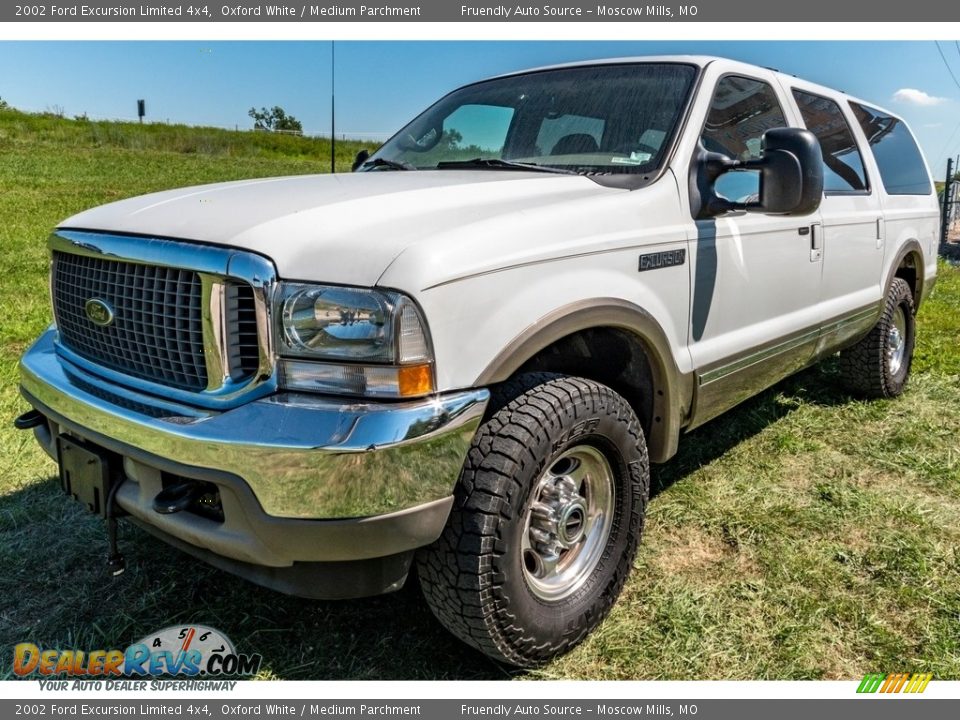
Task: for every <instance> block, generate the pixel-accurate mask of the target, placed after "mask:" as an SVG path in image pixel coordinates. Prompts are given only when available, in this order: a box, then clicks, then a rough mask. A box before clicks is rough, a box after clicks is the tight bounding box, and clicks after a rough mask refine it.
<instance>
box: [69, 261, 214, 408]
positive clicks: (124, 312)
mask: <svg viewBox="0 0 960 720" xmlns="http://www.w3.org/2000/svg"><path fill="white" fill-rule="evenodd" d="M52 280H53V282H52V290H53V308H54V314H55V316H56V320H57V327H58V329H59V331H60V342H61V343H62V344H63V345H64V346H65V347H67V348H68V349H70V350H72V351H73V352H75V353H77V354H78V355H80V356H81V357H84V358H86V359H87V360H90V361H92V362H94V363H97V364H99V365H102V366H104V367H107V368H109V369H112V370H116V371H118V372H122V373H125V374H127V375H132V376H134V377H137V378H141V379H144V380H149V381H151V382H156V383H160V384H163V385H167V386H170V387H175V388H180V389H183V390H190V391H194V392H200V391H202V390H204V389H205V388H206V387H207V367H206V361H205V359H204V342H203V310H202V299H203V289H202V283H201V280H200V276H199V274H198V273H196V272H194V271H192V270H183V269H178V268H168V267H163V266H158V265H143V264H138V263H130V262H124V261H120V260H112V259H105V258H101V257H88V256H84V255H72V254H69V253H63V252H54V254H53V278H52ZM93 298H98V299H100V300H102V301H103V302H105V303H107V304H108V305H110V306H111V307H112V309H113V313H114V320H113V322H112V323H111V324H109V325H107V326H105V327H104V326H100V325H97V324H94V323H93V322H92V321H91V320H90V318H88V316H87V313H86V310H85V306H86V303H87V301H88V300H91V299H93Z"/></svg>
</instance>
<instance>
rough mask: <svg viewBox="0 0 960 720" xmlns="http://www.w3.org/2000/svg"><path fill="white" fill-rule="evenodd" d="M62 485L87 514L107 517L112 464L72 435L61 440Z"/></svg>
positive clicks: (100, 453)
mask: <svg viewBox="0 0 960 720" xmlns="http://www.w3.org/2000/svg"><path fill="white" fill-rule="evenodd" d="M57 457H58V460H59V465H60V485H61V487H62V488H63V491H64V492H65V493H66V494H67V495H69V496H70V497H72V498H74V499H75V500H77V501H79V502H80V503H82V504H83V505H84V506H85V507H86V508H87V510H89V511H90V512H92V513H94V514H95V515H100V516H102V517H106V515H107V493H109V492H110V462H109V457H108V456H107V453H106V452H104V451H102V450H100V448H97V447H95V446H91V445H90V444H89V443H84V442H81V441H79V440H77V439H75V438H72V437H70V436H69V435H60V436H58V437H57Z"/></svg>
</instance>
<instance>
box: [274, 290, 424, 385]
mask: <svg viewBox="0 0 960 720" xmlns="http://www.w3.org/2000/svg"><path fill="white" fill-rule="evenodd" d="M277 307H278V308H279V309H280V314H279V318H278V322H277V331H276V336H277V348H278V350H279V353H280V356H281V363H280V367H281V375H282V383H283V385H284V386H285V387H288V388H293V389H300V390H311V391H315V392H326V393H338V394H348V395H366V396H371V397H396V398H400V397H416V396H419V395H425V394H427V393H430V392H433V390H434V380H433V353H432V350H431V347H430V338H429V336H428V334H427V329H426V323H425V322H424V320H423V317H422V316H421V314H420V311H419V309H418V308H417V306H416V305H415V304H414V302H413V301H412V300H410V299H409V298H407V297H406V296H404V295H402V294H400V293H398V292H393V291H387V290H373V289H365V288H352V287H336V286H332V285H308V284H304V283H281V285H280V288H279V295H278V302H277Z"/></svg>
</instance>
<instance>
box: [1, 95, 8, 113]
mask: <svg viewBox="0 0 960 720" xmlns="http://www.w3.org/2000/svg"><path fill="white" fill-rule="evenodd" d="M9 108H10V103H8V102H7V101H6V100H4V99H3V98H2V97H0V110H7V109H9Z"/></svg>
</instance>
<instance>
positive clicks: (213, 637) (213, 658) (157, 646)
mask: <svg viewBox="0 0 960 720" xmlns="http://www.w3.org/2000/svg"><path fill="white" fill-rule="evenodd" d="M262 661H263V658H262V657H261V656H260V655H243V654H240V653H238V652H237V651H236V649H235V648H234V645H233V643H232V642H231V641H230V638H228V637H227V636H226V635H224V634H223V633H222V632H220V631H219V630H215V629H214V628H211V627H207V626H205V625H186V626H183V625H173V626H170V627H167V628H164V629H163V630H160V631H159V632H156V633H151V634H149V635H147V636H146V637H144V638H143V639H141V640H140V641H138V642H135V643H133V644H132V645H130V646H129V647H127V648H125V649H123V650H120V649H107V650H100V649H97V650H79V649H75V648H74V649H66V650H62V649H61V650H50V649H41V648H40V647H38V646H37V645H36V644H34V643H30V642H24V643H20V644H18V645H16V646H14V648H13V672H14V674H15V675H16V676H18V677H29V676H39V677H46V678H52V677H57V678H69V679H84V680H96V679H101V678H102V679H110V678H120V677H124V678H131V677H134V678H135V677H163V676H171V675H172V676H181V677H182V676H186V677H201V676H211V675H228V676H244V675H255V674H256V673H257V672H258V671H259V670H260V664H261V662H262ZM118 689H123V688H118Z"/></svg>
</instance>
